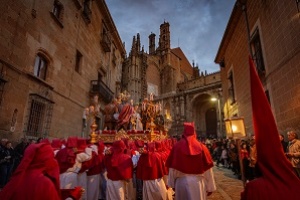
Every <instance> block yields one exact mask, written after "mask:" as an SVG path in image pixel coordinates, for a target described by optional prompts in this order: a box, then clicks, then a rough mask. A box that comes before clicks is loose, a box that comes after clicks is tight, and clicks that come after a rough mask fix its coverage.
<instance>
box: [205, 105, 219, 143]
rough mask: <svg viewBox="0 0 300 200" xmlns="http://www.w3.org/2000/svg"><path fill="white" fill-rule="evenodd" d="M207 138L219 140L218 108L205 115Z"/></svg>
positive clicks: (211, 109)
mask: <svg viewBox="0 0 300 200" xmlns="http://www.w3.org/2000/svg"><path fill="white" fill-rule="evenodd" d="M205 122H206V137H209V138H217V125H218V124H217V123H218V122H217V112H216V108H210V109H208V110H207V111H206V113H205Z"/></svg>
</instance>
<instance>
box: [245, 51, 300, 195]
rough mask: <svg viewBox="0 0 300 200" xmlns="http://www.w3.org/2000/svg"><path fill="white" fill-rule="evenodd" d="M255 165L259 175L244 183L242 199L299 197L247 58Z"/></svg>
mask: <svg viewBox="0 0 300 200" xmlns="http://www.w3.org/2000/svg"><path fill="white" fill-rule="evenodd" d="M249 65H250V83H251V84H250V85H251V100H252V115H253V116H252V117H253V127H254V132H255V140H256V148H257V164H258V167H259V169H260V171H261V173H262V176H261V177H259V178H257V179H254V180H253V181H250V182H249V183H247V184H246V187H245V190H244V191H243V192H242V194H241V197H242V198H241V199H242V200H254V199H255V200H265V199H272V200H282V199H286V200H288V199H300V195H299V191H300V180H299V178H298V177H297V176H296V175H295V174H294V172H293V169H292V165H291V163H290V162H289V161H288V160H287V158H286V156H285V155H284V152H283V149H282V147H281V143H280V140H279V134H278V130H277V127H276V123H275V120H274V117H273V113H272V110H271V108H270V104H269V102H268V100H267V97H266V95H265V92H264V89H263V87H262V85H261V82H260V79H259V77H258V75H257V73H256V70H255V66H254V63H253V61H252V59H251V58H250V57H249Z"/></svg>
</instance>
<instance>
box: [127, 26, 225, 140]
mask: <svg viewBox="0 0 300 200" xmlns="http://www.w3.org/2000/svg"><path fill="white" fill-rule="evenodd" d="M170 34H171V33H170V24H169V23H168V22H164V23H162V24H161V25H160V33H159V39H158V46H156V35H155V34H154V33H151V34H150V35H149V49H148V51H149V52H146V50H145V49H144V46H142V45H141V40H140V34H139V33H138V34H137V35H136V36H134V37H133V40H132V46H131V50H130V52H129V55H128V57H127V59H126V60H125V61H124V63H123V68H122V83H121V85H122V89H123V90H127V91H128V92H129V93H130V94H131V98H132V99H133V101H134V102H136V103H138V102H141V101H143V99H144V98H146V97H149V95H150V94H151V93H152V94H153V95H154V101H156V102H160V103H161V104H162V107H163V109H162V112H163V113H162V114H163V115H164V116H165V123H166V128H167V129H168V130H169V133H170V134H171V135H173V136H176V135H177V136H179V135H181V133H182V131H183V122H185V121H194V122H195V126H196V129H197V133H198V136H208V135H212V136H213V137H217V136H221V135H222V131H221V129H218V125H220V127H222V126H221V124H220V121H221V120H220V119H219V118H220V117H219V118H218V117H217V116H218V115H217V112H218V110H217V109H218V108H217V105H216V103H213V102H211V101H210V99H211V97H214V96H218V97H220V96H219V95H220V94H221V92H220V91H221V81H220V75H219V72H216V73H212V74H207V73H206V72H200V71H199V68H198V67H197V66H195V64H194V63H193V64H192V65H191V64H190V62H189V61H188V59H187V58H186V56H185V54H184V52H183V51H182V50H181V48H180V47H177V48H171V42H170ZM219 99H221V98H219ZM217 129H218V130H217Z"/></svg>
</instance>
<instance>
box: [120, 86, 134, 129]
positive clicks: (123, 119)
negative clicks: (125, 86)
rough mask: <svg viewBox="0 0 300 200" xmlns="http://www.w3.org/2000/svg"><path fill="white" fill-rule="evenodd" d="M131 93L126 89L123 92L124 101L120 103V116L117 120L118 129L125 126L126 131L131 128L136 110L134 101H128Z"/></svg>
mask: <svg viewBox="0 0 300 200" xmlns="http://www.w3.org/2000/svg"><path fill="white" fill-rule="evenodd" d="M129 97H130V94H129V93H127V92H126V91H125V92H124V93H122V94H121V99H122V103H121V104H120V105H119V111H120V113H119V116H118V121H117V128H116V129H117V130H120V129H121V128H123V129H124V130H125V131H127V129H128V128H129V124H130V119H131V116H132V114H133V112H134V108H133V105H132V103H130V102H128V100H129Z"/></svg>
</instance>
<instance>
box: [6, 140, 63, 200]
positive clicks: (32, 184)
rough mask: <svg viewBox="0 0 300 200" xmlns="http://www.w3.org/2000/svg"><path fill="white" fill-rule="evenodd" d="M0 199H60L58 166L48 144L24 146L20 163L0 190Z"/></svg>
mask: <svg viewBox="0 0 300 200" xmlns="http://www.w3.org/2000/svg"><path fill="white" fill-rule="evenodd" d="M46 197H47V198H46ZM0 199H3V200H4V199H7V200H10V199H31V200H40V199H52V200H58V199H60V189H59V168H58V164H57V161H56V160H55V159H54V154H53V150H52V147H51V146H50V145H49V144H45V143H39V144H31V145H29V146H28V147H27V148H26V150H25V153H24V157H23V159H22V161H21V163H20V165H19V166H18V168H17V169H16V171H15V172H14V174H13V175H12V177H11V180H10V181H9V182H8V183H7V185H6V186H5V187H4V188H3V190H2V191H1V192H0Z"/></svg>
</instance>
